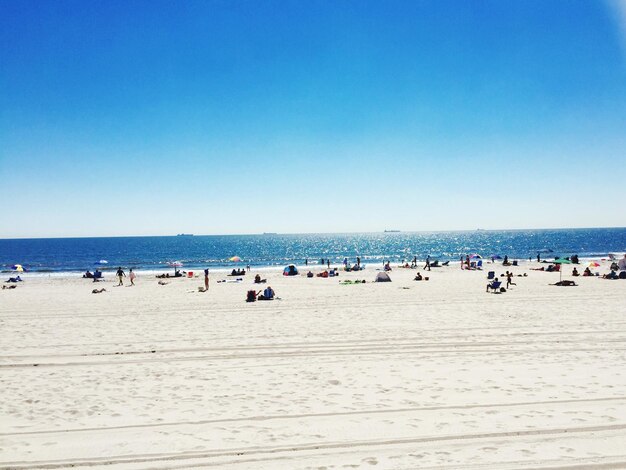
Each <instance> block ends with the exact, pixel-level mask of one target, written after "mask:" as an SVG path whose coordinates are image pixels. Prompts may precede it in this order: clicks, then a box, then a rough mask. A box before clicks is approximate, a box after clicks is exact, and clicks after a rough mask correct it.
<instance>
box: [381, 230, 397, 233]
mask: <svg viewBox="0 0 626 470" xmlns="http://www.w3.org/2000/svg"><path fill="white" fill-rule="evenodd" d="M399 231H400V230H385V233H398V232H399Z"/></svg>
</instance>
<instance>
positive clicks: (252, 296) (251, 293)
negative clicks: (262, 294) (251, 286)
mask: <svg viewBox="0 0 626 470" xmlns="http://www.w3.org/2000/svg"><path fill="white" fill-rule="evenodd" d="M255 300H256V291H254V290H249V291H248V294H247V295H246V302H254V301H255Z"/></svg>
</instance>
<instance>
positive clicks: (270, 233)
mask: <svg viewBox="0 0 626 470" xmlns="http://www.w3.org/2000/svg"><path fill="white" fill-rule="evenodd" d="M263 235H278V234H277V233H276V232H263Z"/></svg>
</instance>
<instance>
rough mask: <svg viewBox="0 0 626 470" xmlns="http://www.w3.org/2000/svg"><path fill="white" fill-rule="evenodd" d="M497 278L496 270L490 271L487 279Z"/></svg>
mask: <svg viewBox="0 0 626 470" xmlns="http://www.w3.org/2000/svg"><path fill="white" fill-rule="evenodd" d="M495 278H496V272H495V271H489V272H488V273H487V279H495Z"/></svg>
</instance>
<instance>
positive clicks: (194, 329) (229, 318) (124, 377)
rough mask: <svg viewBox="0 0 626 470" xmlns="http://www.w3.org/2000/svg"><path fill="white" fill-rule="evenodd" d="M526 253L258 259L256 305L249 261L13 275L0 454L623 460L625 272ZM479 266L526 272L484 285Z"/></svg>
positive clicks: (319, 460) (154, 459)
mask: <svg viewBox="0 0 626 470" xmlns="http://www.w3.org/2000/svg"><path fill="white" fill-rule="evenodd" d="M536 266H538V265H537V264H536V263H524V264H522V265H521V266H520V267H513V268H508V267H507V268H505V267H503V266H502V265H501V264H496V265H491V264H486V265H485V269H484V270H483V271H462V270H460V269H459V266H458V264H457V265H456V266H450V267H446V268H436V269H433V270H432V271H431V272H424V271H423V270H421V272H422V274H425V275H428V276H429V277H430V280H429V281H427V282H425V281H422V282H415V281H413V277H414V275H415V272H416V271H415V270H410V269H399V268H394V270H393V271H392V272H391V274H390V275H391V278H392V280H393V282H391V283H372V281H373V279H374V277H375V275H376V272H377V271H376V269H375V268H374V267H371V266H370V267H368V268H367V269H366V270H365V271H362V272H357V273H343V272H342V273H341V275H340V277H338V278H329V279H321V278H313V279H307V278H306V277H305V276H298V277H289V278H287V277H283V276H282V275H281V274H280V273H279V272H264V273H262V274H263V276H264V277H267V278H268V283H269V284H270V285H271V286H272V287H273V288H274V290H275V291H276V294H277V296H278V297H279V299H277V300H274V301H271V302H254V303H246V302H245V301H244V299H245V295H246V291H247V290H249V289H252V288H254V286H253V284H252V277H253V276H252V275H254V274H255V271H252V275H247V276H245V277H244V281H243V282H242V283H231V282H223V283H218V282H217V281H218V280H221V279H230V278H227V277H226V276H223V275H221V274H212V276H211V285H210V290H209V292H208V293H200V292H198V290H197V288H198V287H199V286H201V285H202V279H201V278H194V279H172V280H170V282H169V284H167V285H158V284H157V279H155V278H154V276H148V275H145V274H141V273H139V277H138V279H137V285H136V286H134V287H127V286H125V287H116V286H115V284H116V281H114V279H113V275H112V274H107V276H108V278H107V279H106V280H105V282H101V283H98V284H94V283H92V282H91V281H90V280H87V279H79V278H75V277H50V278H46V277H29V276H28V275H26V276H25V278H26V281H25V282H23V283H21V284H19V285H18V287H17V288H16V289H13V290H2V291H1V292H0V312H1V313H0V325H1V329H0V331H1V333H0V334H1V338H0V339H1V341H0V342H1V344H2V354H1V357H0V381H1V382H0V384H1V387H0V398H1V400H0V468H42V467H43V468H64V467H70V466H72V467H78V468H81V467H83V466H85V467H87V466H89V467H91V468H94V467H95V468H97V467H105V466H106V468H115V469H117V468H124V469H144V468H151V469H160V468H194V467H196V468H205V467H209V468H214V467H216V468H226V469H249V468H261V469H268V470H269V469H320V470H321V469H359V468H361V469H364V468H367V469H370V468H380V469H387V468H388V469H413V468H445V469H458V468H469V469H530V468H533V469H537V468H545V469H557V468H558V469H583V468H589V469H609V468H626V437H625V436H626V317H625V316H624V314H625V312H626V309H625V303H624V299H626V295H625V294H626V281H624V280H618V281H609V280H603V279H601V278H596V277H593V278H583V277H578V278H576V282H577V283H578V284H579V285H578V286H577V287H556V286H551V285H549V284H552V283H554V282H556V281H558V280H559V274H558V273H547V272H538V271H533V270H530V268H532V267H536ZM607 266H608V265H607V264H606V263H604V264H603V266H601V267H600V268H597V270H598V271H600V272H607V271H608V268H607ZM491 269H494V270H495V271H496V272H497V273H498V274H501V273H504V271H505V270H507V269H512V270H513V272H514V273H515V275H523V274H524V273H526V274H527V276H526V277H515V278H514V280H515V282H516V284H517V285H515V286H513V287H512V288H511V289H509V290H508V291H507V292H506V293H503V294H499V295H496V294H487V293H486V292H485V287H486V283H487V280H486V273H487V271H489V270H491ZM579 270H581V271H582V269H580V268H579ZM594 270H595V269H594ZM316 272H319V269H318V270H317V271H316ZM565 272H566V273H567V274H569V273H570V272H571V267H570V266H566V267H565ZM7 277H8V276H7ZM564 278H567V279H573V278H572V277H571V276H569V275H566V276H564ZM346 279H349V280H354V279H366V280H367V283H366V284H352V285H342V284H340V281H341V280H346ZM126 284H128V280H127V279H126ZM3 285H4V284H3ZM95 287H98V288H102V287H104V288H105V289H106V292H103V293H101V294H97V295H94V294H92V289H94V288H95Z"/></svg>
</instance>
